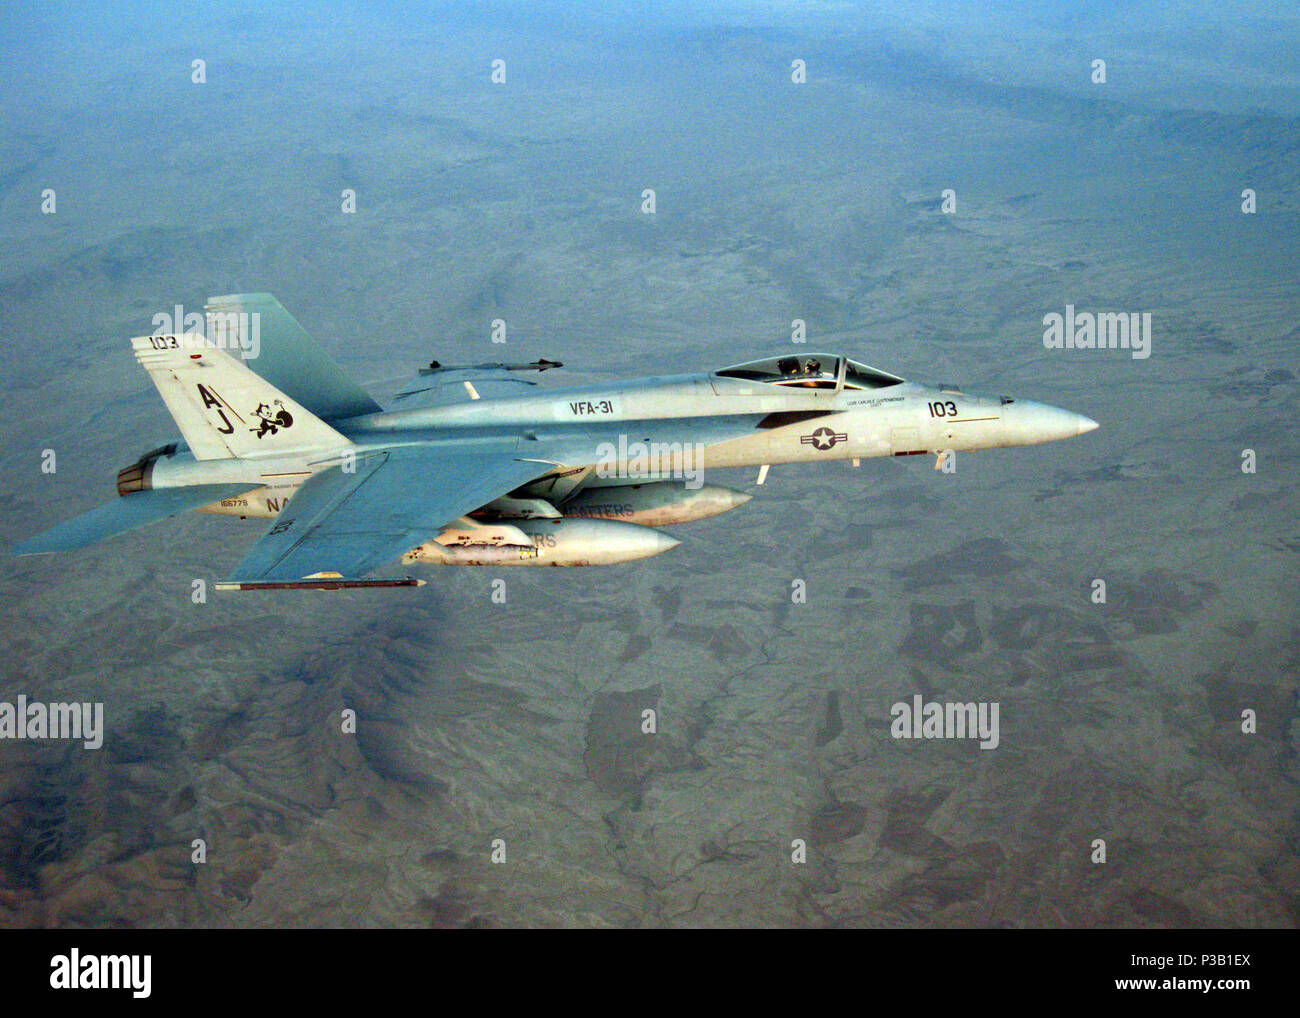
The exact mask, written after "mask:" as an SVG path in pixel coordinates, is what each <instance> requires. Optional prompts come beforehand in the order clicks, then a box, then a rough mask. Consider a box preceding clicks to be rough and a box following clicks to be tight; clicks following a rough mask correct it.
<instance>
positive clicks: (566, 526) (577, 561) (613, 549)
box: [402, 519, 681, 566]
mask: <svg viewBox="0 0 1300 1018" xmlns="http://www.w3.org/2000/svg"><path fill="white" fill-rule="evenodd" d="M513 526H515V527H518V528H519V530H521V531H523V532H524V533H525V534H527V535H528V537H529V538H530V539H531V544H529V545H526V546H522V547H521V546H518V545H511V544H498V545H492V544H453V545H442V544H439V543H438V541H436V540H434V541H429V542H427V543H425V544H422V545H420V546H419V547H418V548H413V549H412V550H411V551H409V552H407V553H406V554H405V555H404V556H402V561H403V562H407V563H410V562H428V563H432V564H434V565H445V566H603V565H609V564H611V563H614V562H631V561H632V560H634V559H639V558H649V557H650V556H651V555H660V554H662V553H663V552H665V551H668V550H669V549H670V548H676V547H677V545H679V544H681V542H680V541H678V540H677V539H676V538H673V537H669V536H667V535H666V534H661V533H660V532H659V531H657V530H652V529H651V528H650V527H641V526H638V525H636V524H635V523H620V522H615V521H613V520H594V519H576V520H575V519H555V520H549V519H541V520H518V521H515V522H514V524H513Z"/></svg>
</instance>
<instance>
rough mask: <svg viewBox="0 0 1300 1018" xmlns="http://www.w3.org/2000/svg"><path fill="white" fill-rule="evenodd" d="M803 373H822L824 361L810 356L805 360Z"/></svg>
mask: <svg viewBox="0 0 1300 1018" xmlns="http://www.w3.org/2000/svg"><path fill="white" fill-rule="evenodd" d="M803 373H804V374H805V375H820V374H821V373H822V362H821V361H819V360H816V359H814V358H812V357H809V358H808V359H807V360H806V361H804V365H803Z"/></svg>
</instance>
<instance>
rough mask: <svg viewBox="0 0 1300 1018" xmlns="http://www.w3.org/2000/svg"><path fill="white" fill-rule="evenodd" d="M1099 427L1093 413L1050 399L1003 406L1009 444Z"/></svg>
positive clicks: (1031, 442) (1073, 434)
mask: <svg viewBox="0 0 1300 1018" xmlns="http://www.w3.org/2000/svg"><path fill="white" fill-rule="evenodd" d="M1096 427H1097V422H1096V421H1094V420H1093V419H1092V418H1090V417H1085V416H1083V414H1076V413H1075V412H1074V411H1073V410H1064V409H1062V408H1061V407H1057V406H1050V405H1048V404H1047V403H1035V402H1034V401H1033V400H1017V401H1016V402H1015V403H1011V404H1009V405H1007V406H1005V407H1003V413H1002V429H1003V432H1004V434H1005V436H1006V441H1007V444H1008V445H1036V444H1038V443H1039V442H1055V441H1058V440H1060V439H1062V438H1074V437H1076V436H1078V435H1085V434H1087V433H1088V432H1089V431H1092V430H1093V429H1094V428H1096Z"/></svg>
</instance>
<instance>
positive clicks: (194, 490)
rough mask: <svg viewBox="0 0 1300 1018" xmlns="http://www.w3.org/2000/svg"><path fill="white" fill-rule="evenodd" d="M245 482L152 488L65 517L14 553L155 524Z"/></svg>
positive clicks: (72, 545)
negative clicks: (55, 525) (68, 517)
mask: <svg viewBox="0 0 1300 1018" xmlns="http://www.w3.org/2000/svg"><path fill="white" fill-rule="evenodd" d="M246 491H248V484H247V482H244V483H242V484H234V485H231V484H199V485H195V486H193V487H189V488H154V489H152V490H149V491H140V492H136V493H134V494H131V495H127V496H125V497H123V498H119V499H117V500H116V501H113V502H106V503H104V504H103V505H101V506H96V507H95V508H94V509H92V510H90V512H88V513H82V514H81V515H80V516H74V517H73V518H72V519H70V520H65V521H64V522H62V523H60V524H59V525H58V526H57V527H51V528H50V529H49V530H47V531H45V533H43V534H37V535H36V536H35V537H33V538H30V539H28V540H26V541H24V542H23V543H22V544H20V545H17V546H16V547H15V548H14V554H15V555H43V554H46V553H48V552H54V551H75V550H76V549H78V548H85V547H86V546H87V545H91V544H94V543H95V542H96V541H102V540H103V539H104V538H106V537H113V536H114V535H116V534H124V533H126V532H127V531H128V530H134V529H135V528H136V527H142V526H144V525H145V524H146V523H156V522H158V521H159V520H165V519H166V518H167V517H168V516H175V515H176V514H177V513H183V512H185V511H186V510H188V509H197V508H198V507H199V506H204V505H208V504H209V503H211V502H218V501H220V500H221V499H223V498H231V497H233V496H235V495H242V494H243V493H244V492H246Z"/></svg>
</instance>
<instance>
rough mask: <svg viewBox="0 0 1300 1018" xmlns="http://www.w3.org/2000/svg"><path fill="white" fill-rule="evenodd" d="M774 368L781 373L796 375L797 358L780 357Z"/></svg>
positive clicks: (797, 368) (797, 369) (797, 371)
mask: <svg viewBox="0 0 1300 1018" xmlns="http://www.w3.org/2000/svg"><path fill="white" fill-rule="evenodd" d="M776 369H777V370H778V371H779V372H781V374H783V375H797V374H799V358H797V357H782V358H781V359H780V360H779V361H777V362H776Z"/></svg>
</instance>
